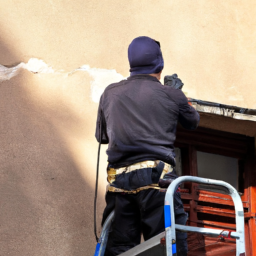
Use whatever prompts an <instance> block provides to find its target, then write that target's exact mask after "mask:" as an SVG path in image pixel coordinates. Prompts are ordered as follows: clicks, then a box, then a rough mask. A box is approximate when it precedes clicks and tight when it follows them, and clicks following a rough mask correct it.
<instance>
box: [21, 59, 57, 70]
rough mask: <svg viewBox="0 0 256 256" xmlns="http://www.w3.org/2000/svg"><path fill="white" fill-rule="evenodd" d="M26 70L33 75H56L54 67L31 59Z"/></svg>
mask: <svg viewBox="0 0 256 256" xmlns="http://www.w3.org/2000/svg"><path fill="white" fill-rule="evenodd" d="M25 68H26V69H27V70H28V71H30V72H33V73H54V70H53V68H52V67H49V66H48V65H47V64H46V63H45V62H44V61H43V60H39V59H36V58H31V59H30V60H29V61H28V63H27V64H25Z"/></svg>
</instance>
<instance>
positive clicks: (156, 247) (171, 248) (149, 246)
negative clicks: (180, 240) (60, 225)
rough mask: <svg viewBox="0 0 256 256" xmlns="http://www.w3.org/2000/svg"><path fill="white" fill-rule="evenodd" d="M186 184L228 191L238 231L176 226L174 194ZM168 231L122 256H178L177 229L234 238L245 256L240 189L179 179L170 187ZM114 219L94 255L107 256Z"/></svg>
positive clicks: (166, 210) (240, 254)
mask: <svg viewBox="0 0 256 256" xmlns="http://www.w3.org/2000/svg"><path fill="white" fill-rule="evenodd" d="M183 182H193V183H199V184H208V185H217V186H221V187H224V188H226V189H227V191H228V194H229V195H230V196H231V198H232V200H233V202H234V207H235V215H236V231H235V232H229V231H223V230H220V229H211V228H200V227H191V226H185V225H178V224H175V214H174V207H173V198H174V193H175V191H176V189H177V187H178V186H179V184H181V183H183ZM164 213H165V232H162V233H160V234H158V235H157V236H155V237H153V238H151V239H149V240H147V241H145V242H143V243H141V244H139V245H137V246H135V247H134V248H132V249H130V250H128V251H126V252H124V253H122V254H120V255H119V256H161V255H163V256H173V255H176V234H175V230H178V231H181V232H196V233H200V234H204V235H210V236H214V237H218V236H220V235H221V236H222V237H229V236H230V237H231V238H235V239H236V256H245V241H244V209H243V204H242V201H241V198H240V196H239V194H238V192H237V191H236V189H235V188H234V187H233V186H231V185H230V184H228V183H227V182H224V181H220V180H213V179H206V178H200V177H195V176H182V177H179V178H177V179H175V180H174V181H173V182H172V183H171V185H170V186H169V187H168V189H167V191H166V195H165V206H164ZM113 218H114V211H113V212H112V213H111V214H110V215H109V216H108V218H107V220H106V221H105V223H104V225H103V228H102V231H101V235H100V239H99V242H98V244H97V246H96V250H95V254H94V256H104V253H105V249H106V244H107V240H108V231H109V228H110V226H111V223H112V220H113ZM164 237H166V247H163V246H160V241H161V239H162V238H164Z"/></svg>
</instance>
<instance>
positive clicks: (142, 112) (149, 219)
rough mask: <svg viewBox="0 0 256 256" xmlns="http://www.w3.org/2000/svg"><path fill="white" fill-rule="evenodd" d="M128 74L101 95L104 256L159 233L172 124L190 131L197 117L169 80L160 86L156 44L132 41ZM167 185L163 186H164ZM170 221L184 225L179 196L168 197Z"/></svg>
mask: <svg viewBox="0 0 256 256" xmlns="http://www.w3.org/2000/svg"><path fill="white" fill-rule="evenodd" d="M128 58H129V63H130V72H131V75H130V77H128V79H127V80H123V81H121V82H119V83H115V84H111V85H109V86H108V87H107V88H106V89H105V91H104V93H103V94H102V96H101V99H100V104H99V109H98V117H97V127H96V138H97V140H98V141H99V142H101V143H103V144H109V145H108V150H107V154H108V162H109V164H108V170H107V171H108V181H109V183H110V184H109V187H108V191H107V193H106V203H107V205H106V208H105V211H104V214H103V220H102V223H104V221H105V219H106V218H107V216H108V214H109V213H110V212H111V211H112V210H115V218H114V221H113V223H112V226H111V230H110V233H109V239H108V243H107V248H106V253H105V255H106V256H109V255H111V256H112V255H118V254H121V253H122V252H125V251H127V250H129V249H131V248H132V247H134V246H136V245H138V244H139V243H140V239H141V233H142V234H143V236H144V239H145V240H148V239H150V238H151V237H153V236H155V235H157V234H159V233H160V232H163V231H164V230H165V225H164V198H165V193H164V192H162V191H161V190H160V188H161V187H163V186H166V180H169V179H175V178H176V177H177V176H176V173H175V170H174V167H175V154H174V146H173V144H174V141H175V137H176V126H177V123H178V121H179V122H180V124H181V125H182V126H183V127H184V128H186V129H191V130H193V129H196V127H197V125H198V123H199V114H198V113H197V112H196V110H195V109H194V108H193V107H191V106H190V105H189V104H188V101H187V98H186V96H185V95H184V94H183V92H182V91H181V90H180V88H181V87H182V85H183V84H182V82H181V80H180V79H179V78H178V77H177V75H174V76H172V77H169V78H170V79H169V82H168V83H167V84H169V85H171V86H164V85H162V84H161V83H160V81H159V80H160V78H161V72H162V69H163V66H164V62H163V57H162V52H161V49H160V43H159V42H157V41H155V40H153V39H151V38H149V37H145V36H143V37H138V38H135V39H134V40H133V41H132V42H131V44H130V45H129V49H128ZM167 183H168V182H167ZM174 202H175V203H174V205H175V209H174V210H175V219H176V223H178V224H183V225H184V224H185V223H186V220H187V215H186V213H185V211H184V209H183V204H182V202H181V198H180V193H179V192H178V191H177V192H176V193H175V197H174ZM177 252H178V255H182V256H183V255H187V243H186V233H179V232H177Z"/></svg>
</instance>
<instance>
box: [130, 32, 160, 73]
mask: <svg viewBox="0 0 256 256" xmlns="http://www.w3.org/2000/svg"><path fill="white" fill-rule="evenodd" d="M128 59H129V62H130V72H131V76H133V75H137V74H156V73H159V72H160V71H161V70H162V69H163V67H164V60H163V56H162V52H161V49H160V43H159V42H157V41H155V40H153V39H152V38H150V37H147V36H140V37H137V38H135V39H133V41H132V42H131V44H130V45H129V48H128Z"/></svg>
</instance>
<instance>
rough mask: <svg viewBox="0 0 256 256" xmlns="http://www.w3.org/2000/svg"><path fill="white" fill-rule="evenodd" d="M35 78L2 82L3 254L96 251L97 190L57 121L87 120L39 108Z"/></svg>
mask: <svg viewBox="0 0 256 256" xmlns="http://www.w3.org/2000/svg"><path fill="white" fill-rule="evenodd" d="M0 49H1V54H3V55H5V56H7V57H5V61H6V60H8V59H10V60H12V59H15V55H14V53H13V52H11V51H10V50H9V49H8V48H7V47H6V46H5V45H4V44H2V45H0ZM2 61H3V60H2V59H0V63H1V64H3V65H5V64H8V65H9V64H10V63H8V61H7V63H3V62H2ZM33 76H34V75H33V74H32V73H30V72H28V71H25V70H24V71H22V72H21V73H20V74H19V75H18V76H16V77H14V78H13V79H11V80H9V81H5V82H2V83H0V145H1V147H0V248H1V251H0V255H10V256H17V255H28V256H29V255H33V256H34V255H37V256H40V255H42V256H46V255H49V256H53V255H59V256H70V255H79V256H80V255H81V256H82V255H83V256H84V255H92V254H93V250H94V245H95V240H94V236H93V215H92V209H93V191H92V189H91V186H90V185H89V184H88V182H87V181H85V179H84V177H82V176H81V174H80V171H79V167H78V166H77V163H76V161H74V159H73V157H72V154H71V152H70V148H69V145H68V144H67V142H66V141H65V140H64V139H63V136H62V135H60V134H59V130H58V129H57V128H56V126H55V125H54V124H53V121H54V122H55V123H56V122H58V123H59V125H63V126H65V125H72V126H79V125H83V128H85V129H86V127H85V126H86V125H87V124H86V123H84V122H83V124H81V120H80V118H79V117H77V116H75V114H74V112H72V111H71V110H70V109H69V108H68V107H65V105H61V106H59V107H58V108H57V109H50V108H49V109H47V108H42V107H38V105H37V104H35V101H34V100H32V99H33V93H32V92H31V91H29V90H27V88H28V87H29V86H36V85H35V84H34V83H33V82H34V81H33ZM43 112H44V113H43ZM60 113H65V115H64V116H63V115H60ZM67 117H71V118H70V119H69V121H68V124H67V122H66V118H67ZM88 125H89V124H88ZM88 171H89V170H85V172H88Z"/></svg>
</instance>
